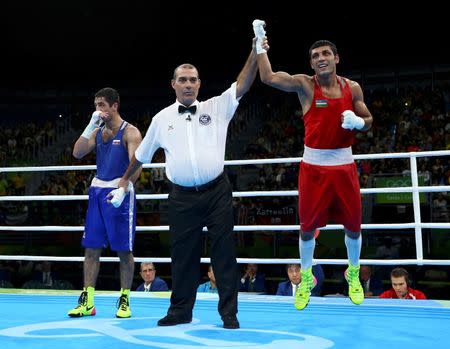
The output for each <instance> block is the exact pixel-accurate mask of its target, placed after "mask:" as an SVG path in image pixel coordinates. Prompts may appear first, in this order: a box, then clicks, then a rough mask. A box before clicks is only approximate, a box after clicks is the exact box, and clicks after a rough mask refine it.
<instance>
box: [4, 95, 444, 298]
mask: <svg viewBox="0 0 450 349" xmlns="http://www.w3.org/2000/svg"><path fill="white" fill-rule="evenodd" d="M365 98H366V104H368V106H369V109H370V110H371V111H372V114H373V115H374V124H373V127H372V129H371V130H369V131H368V132H365V133H358V134H357V135H356V139H355V145H354V147H353V152H354V154H365V153H392V152H411V151H429V150H444V149H447V150H448V149H450V117H449V109H448V100H449V96H448V91H446V90H445V89H443V90H441V89H440V88H434V89H431V88H428V87H415V88H408V89H400V90H397V91H392V90H386V89H372V90H366V91H365ZM246 107H247V108H249V109H251V108H252V107H251V106H246ZM265 107H266V111H267V112H266V115H264V116H262V115H261V117H262V119H263V123H262V126H261V127H260V129H259V131H258V132H257V133H256V134H254V135H253V138H251V139H249V141H248V142H247V143H246V144H245V149H244V152H243V154H242V155H241V156H240V158H246V159H253V158H256V159H259V158H282V157H300V156H301V155H302V145H303V143H304V139H303V138H304V127H303V123H302V120H301V117H302V115H301V111H300V110H299V109H298V101H297V100H296V99H295V96H288V97H281V96H278V95H277V96H276V97H271V98H270V99H269V100H268V101H267V103H266V105H265ZM258 110H259V109H256V108H254V109H253V111H252V112H251V113H249V112H245V111H243V110H238V112H237V115H236V116H235V118H234V120H233V122H232V123H231V124H230V128H231V130H230V132H229V134H230V137H231V141H234V140H235V141H237V142H239V141H240V139H239V135H240V134H241V133H242V131H243V130H245V129H246V128H247V127H249V125H250V123H251V122H253V121H254V118H255V117H256V118H258V117H259V116H260V115H258V114H257V113H258ZM150 120H151V116H150V115H141V116H140V117H139V118H135V119H134V120H129V121H131V122H133V124H135V125H136V126H137V127H138V128H139V129H140V130H141V131H142V132H143V134H145V131H146V130H147V128H148V126H149V123H150ZM65 127H66V126H65V125H63V123H61V122H50V121H48V122H45V123H42V124H37V123H34V122H30V123H27V124H26V125H22V124H14V123H11V122H10V124H8V125H7V126H5V127H3V132H4V137H2V138H1V139H0V164H1V166H10V164H11V163H12V161H13V160H14V161H17V160H24V162H25V161H27V160H28V161H29V163H30V164H31V163H32V161H30V159H34V160H36V159H38V158H39V152H41V153H42V152H45V151H51V152H56V153H57V155H58V158H59V161H58V164H59V165H81V164H93V163H94V160H93V157H91V156H88V157H86V158H84V159H83V161H77V160H75V159H73V157H72V146H73V144H69V143H68V144H66V145H65V146H64V147H62V148H61V149H55V148H54V147H53V145H54V144H55V143H54V141H55V139H56V138H57V136H56V134H58V135H60V134H62V133H63V131H65V130H66V128H65ZM56 130H58V132H56ZM78 131H79V130H76V133H78ZM37 145H38V146H37ZM36 149H39V152H38V151H37V150H36ZM233 155H234V152H232V151H231V150H229V152H228V154H227V158H228V159H234V158H233V157H232V156H233ZM154 162H164V154H163V152H157V153H156V154H155V157H154ZM25 163H26V162H25ZM357 165H358V172H359V177H360V183H361V187H371V186H373V181H374V178H376V177H377V176H380V175H388V174H391V175H394V174H395V175H400V176H409V175H410V172H409V163H408V161H407V160H405V159H383V160H371V161H369V160H362V161H357ZM418 169H419V175H420V176H421V177H423V183H424V185H450V166H449V161H448V159H446V158H445V157H426V158H419V159H418ZM297 174H298V164H296V163H293V164H276V165H261V166H248V167H245V168H242V169H241V168H238V169H235V167H233V169H232V170H230V171H229V176H230V179H231V181H232V183H233V187H234V189H235V190H237V189H239V190H295V189H296V188H297ZM93 175H94V172H93V171H64V172H49V173H46V174H44V175H41V176H40V177H39V178H38V180H37V177H36V176H34V175H30V174H26V173H25V174H23V173H20V172H18V173H0V195H2V196H4V195H24V194H26V193H27V194H32V195H83V194H86V193H87V189H88V187H89V184H90V181H91V180H92V177H93ZM33 177H34V178H33ZM32 179H34V181H32ZM136 185H137V192H138V193H165V192H167V189H168V184H167V181H166V179H165V176H164V170H163V169H149V170H145V171H143V172H142V175H141V178H140V180H139V181H138V183H137V184H136ZM449 201H450V196H449V194H448V193H447V192H436V193H431V194H429V203H430V205H431V207H432V212H433V214H432V217H430V219H431V221H434V222H449ZM140 204H141V205H140V209H141V210H142V211H147V212H143V213H149V211H151V210H156V212H157V214H161V215H163V214H164V213H162V212H161V210H160V208H159V206H158V205H153V206H151V207H150V208H148V206H146V205H144V204H143V203H140ZM234 207H235V224H238V225H247V224H255V223H261V221H258V219H262V222H263V224H271V223H272V224H273V223H275V224H277V223H278V224H286V222H288V223H287V224H295V223H297V218H296V212H297V211H296V198H295V197H286V198H272V199H270V202H267V199H259V198H235V199H234ZM274 207H275V208H279V209H280V210H285V209H286V210H287V212H288V213H290V214H286V215H285V216H283V217H282V218H280V219H281V220H280V221H278V222H269V223H267V222H265V221H264V219H265V218H267V217H268V216H270V214H268V215H266V216H264V217H261V215H260V213H261V212H266V213H267V212H269V211H268V210H273V208H274ZM0 208H1V210H0V225H19V224H23V225H83V223H84V213H85V209H86V208H85V203H84V202H82V201H74V202H52V201H37V202H8V201H2V202H0ZM291 209H292V212H291V211H290V210H291ZM69 212H70V214H68V213H69ZM271 212H272V211H271ZM289 219H294V221H292V222H290V221H289ZM286 220H287V221H286ZM264 222H265V223H264ZM255 235H256V234H245V235H243V234H240V233H237V234H236V236H237V245H238V246H240V247H245V246H248V245H249V244H251V243H253V241H252V240H254V239H255V238H256V237H255ZM263 235H264V234H263ZM392 245H394V246H395V247H396V248H397V249H400V248H401V247H402V241H400V240H397V241H394V242H393V243H392V242H391V246H392ZM406 248H409V246H407V247H406ZM293 257H296V256H293ZM379 258H386V257H383V256H381V255H380V256H379ZM397 258H398V256H397ZM30 263H31V262H29V263H23V262H17V263H15V262H14V263H13V262H11V263H6V262H2V264H1V265H0V272H2V271H3V272H2V273H1V274H0V275H5V274H7V271H8V270H9V272H11V273H12V274H14V275H16V276H13V277H10V278H9V280H10V281H11V282H12V284H13V285H14V286H15V287H26V286H23V285H24V284H25V283H26V282H27V281H30V280H35V277H34V276H33V273H35V272H36V271H39V269H42V265H41V266H39V267H37V266H36V265H33V264H32V263H31V266H32V267H30ZM27 268H28V269H27ZM63 269H64V268H63ZM5 270H6V271H5ZM163 270H164V268H163ZM325 271H326V274H327V276H332V277H333V276H334V275H335V274H336V275H337V274H338V273H339V272H340V271H338V272H337V273H335V271H330V270H325ZM165 272H166V274H170V273H169V272H168V271H167V270H166V271H165ZM267 272H268V273H269V274H271V275H274V274H275V275H274V276H275V277H276V278H278V279H279V278H281V277H283V271H282V270H281V269H280V268H276V269H274V271H273V270H270V268H268V270H267ZM376 272H377V268H375V273H376ZM379 272H380V277H381V278H382V279H383V280H386V279H387V274H386V270H384V271H383V270H380V271H379ZM63 274H64V270H63ZM438 274H439V273H438ZM205 275H206V272H205ZM418 276H419V277H425V272H424V273H423V275H422V274H420V273H419V274H418ZM434 276H436V275H434ZM37 278H38V279H39V278H40V277H39V276H38V277H37ZM425 278H426V277H425ZM63 279H65V278H63ZM35 281H36V280H35ZM65 281H67V282H68V283H67V284H65V285H72V284H75V285H76V282H74V280H65ZM167 281H168V282H169V283H170V280H167ZM100 287H101V285H100ZM267 289H268V290H269V293H272V294H274V293H275V289H274V287H271V286H269V285H267ZM331 291H333V290H331ZM337 293H338V291H337Z"/></svg>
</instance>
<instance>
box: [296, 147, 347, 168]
mask: <svg viewBox="0 0 450 349" xmlns="http://www.w3.org/2000/svg"><path fill="white" fill-rule="evenodd" d="M302 161H304V162H306V163H308V164H312V165H321V166H338V165H346V164H351V163H352V162H353V161H354V160H353V154H352V147H348V148H337V149H315V148H309V147H307V146H306V145H305V150H304V152H303V158H302Z"/></svg>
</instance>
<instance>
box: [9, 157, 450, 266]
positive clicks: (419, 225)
mask: <svg viewBox="0 0 450 349" xmlns="http://www.w3.org/2000/svg"><path fill="white" fill-rule="evenodd" d="M449 155H450V150H441V151H427V152H409V153H385V154H359V155H354V159H355V160H362V159H392V158H409V159H410V166H411V182H412V186H411V187H392V188H391V187H389V188H362V189H361V194H375V193H412V196H413V207H414V222H411V223H397V224H395V223H394V224H387V223H386V224H362V225H361V229H362V230H370V229H374V230H375V229H414V230H415V240H416V255H417V258H416V259H396V260H372V259H370V260H369V259H366V260H365V259H362V260H361V263H364V264H373V265H399V264H401V265H406V264H417V265H425V264H427V265H450V260H431V259H423V248H422V229H430V228H433V229H450V223H423V222H422V221H421V217H420V198H419V193H426V192H444V191H450V186H419V185H418V173H417V158H418V157H434V156H449ZM300 161H301V158H278V159H256V160H255V159H253V160H231V161H225V164H226V165H231V166H233V165H250V164H253V165H262V164H278V163H295V162H300ZM143 167H144V168H159V167H165V164H163V163H154V164H145V165H144V166H143ZM95 169H96V166H95V165H83V166H34V167H2V168H0V173H1V172H36V171H66V170H95ZM297 195H298V191H297V190H277V191H243V192H233V197H260V196H297ZM167 197H168V194H138V195H137V199H138V200H157V199H167ZM87 199H88V196H87V195H28V196H1V197H0V201H75V200H87ZM299 229H300V226H299V225H240V226H239V225H237V226H235V227H234V231H298V230H299ZM342 229H343V226H342V225H339V224H330V225H327V226H326V227H323V228H321V230H342ZM83 230H84V227H83V226H0V231H74V232H75V231H83ZM168 230H169V227H168V226H138V227H136V231H168ZM203 230H204V231H207V229H206V228H204V229H203ZM0 260H52V261H83V260H84V257H51V256H6V255H3V256H1V255H0ZM101 260H102V261H105V262H108V261H111V262H116V261H118V260H119V259H118V258H117V257H102V258H101ZM135 260H136V261H137V262H139V261H148V260H152V261H154V262H165V263H167V262H170V261H171V260H170V258H147V257H136V258H135ZM238 262H239V263H259V264H285V263H298V262H299V260H298V259H273V258H269V259H268V258H264V259H261V258H256V259H254V258H238ZM315 262H320V264H347V263H348V261H347V260H344V259H320V260H315ZM202 263H209V258H202Z"/></svg>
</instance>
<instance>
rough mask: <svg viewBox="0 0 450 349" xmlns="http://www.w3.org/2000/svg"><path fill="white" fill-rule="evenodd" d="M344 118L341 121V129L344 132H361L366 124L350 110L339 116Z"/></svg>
mask: <svg viewBox="0 0 450 349" xmlns="http://www.w3.org/2000/svg"><path fill="white" fill-rule="evenodd" d="M341 115H342V116H343V117H344V118H343V119H342V125H341V126H342V128H345V129H346V130H353V129H355V128H356V129H357V130H361V129H363V128H364V126H365V125H366V122H365V121H364V119H363V118H361V117H359V116H357V115H356V114H355V113H354V112H353V111H351V110H345V111H344V112H343V113H342V114H341Z"/></svg>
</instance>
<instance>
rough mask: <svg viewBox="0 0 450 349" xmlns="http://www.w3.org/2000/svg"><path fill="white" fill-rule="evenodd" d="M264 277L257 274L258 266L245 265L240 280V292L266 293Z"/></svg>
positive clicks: (261, 274)
mask: <svg viewBox="0 0 450 349" xmlns="http://www.w3.org/2000/svg"><path fill="white" fill-rule="evenodd" d="M265 282H266V277H265V275H264V274H263V273H260V272H258V264H252V263H249V264H247V267H246V269H245V273H244V275H243V276H242V278H241V286H240V289H239V291H241V292H266V286H265Z"/></svg>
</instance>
